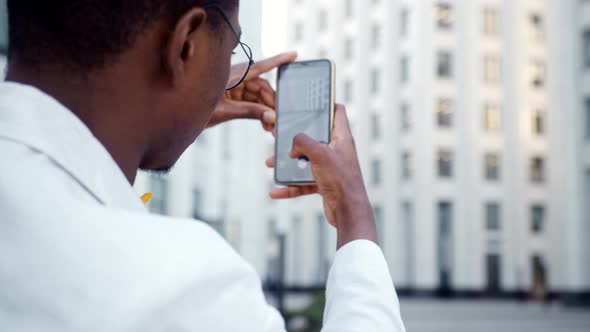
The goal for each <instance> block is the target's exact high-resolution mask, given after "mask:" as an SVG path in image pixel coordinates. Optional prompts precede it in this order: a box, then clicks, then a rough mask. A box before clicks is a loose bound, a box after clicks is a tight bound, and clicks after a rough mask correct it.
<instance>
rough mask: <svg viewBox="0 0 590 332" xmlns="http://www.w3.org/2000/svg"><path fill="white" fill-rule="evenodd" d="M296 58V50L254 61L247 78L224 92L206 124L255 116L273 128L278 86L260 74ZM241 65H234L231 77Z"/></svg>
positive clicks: (263, 125) (267, 128) (268, 128)
mask: <svg viewBox="0 0 590 332" xmlns="http://www.w3.org/2000/svg"><path fill="white" fill-rule="evenodd" d="M296 58H297V53H295V52H289V53H283V54H279V55H276V56H274V57H272V58H268V59H265V60H263V61H260V62H256V63H255V64H253V65H252V67H251V68H250V72H249V73H248V75H247V76H246V79H245V80H244V82H242V84H240V85H239V86H237V87H236V88H235V89H232V90H230V91H226V92H225V95H224V96H223V99H222V100H221V102H220V103H219V105H217V108H216V109H215V111H214V112H213V115H212V116H211V120H210V121H209V123H208V124H207V128H211V127H213V126H216V125H218V124H220V123H223V122H226V121H230V120H235V119H255V120H259V121H260V123H261V124H262V127H263V128H264V130H266V131H269V132H273V130H274V128H275V122H276V112H275V90H274V89H273V88H272V87H271V86H270V84H269V83H268V81H267V80H266V79H264V78H261V77H260V75H262V74H264V73H266V72H269V71H271V70H273V69H275V68H278V67H279V66H281V65H283V64H286V63H291V62H293V61H295V59H296ZM242 65H243V64H242ZM239 66H240V65H239V64H238V65H234V66H232V70H231V73H230V77H231V75H236V74H238V72H240V68H239Z"/></svg>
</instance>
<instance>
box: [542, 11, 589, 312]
mask: <svg viewBox="0 0 590 332" xmlns="http://www.w3.org/2000/svg"><path fill="white" fill-rule="evenodd" d="M548 3H551V6H552V7H551V14H550V16H549V24H550V27H549V38H550V43H551V45H552V47H551V49H550V59H551V61H552V62H551V63H550V66H549V68H548V69H549V72H548V73H549V76H550V77H554V78H555V80H554V81H553V82H551V89H550V91H551V98H550V100H551V104H550V108H551V109H553V110H555V112H553V113H552V114H553V118H552V119H550V123H555V126H556V128H555V129H554V130H556V131H559V132H560V135H559V140H558V141H556V142H555V143H554V144H553V145H554V147H553V153H555V154H556V155H557V156H559V159H560V160H559V162H560V167H561V169H560V171H561V172H560V173H559V176H560V178H559V183H558V184H559V186H558V188H557V189H558V192H557V193H556V195H554V196H553V199H555V201H556V202H558V204H559V205H558V207H557V208H558V209H559V211H560V213H561V214H560V215H559V218H560V219H559V224H560V230H561V232H562V234H561V242H560V243H559V246H560V249H561V253H562V254H561V255H560V256H559V260H560V263H561V265H560V270H559V271H556V273H559V274H560V277H559V279H558V282H559V289H562V290H563V292H564V293H565V295H566V296H567V298H568V299H571V300H573V301H576V300H580V299H583V298H585V299H586V300H587V299H588V298H589V297H590V250H589V248H590V247H589V246H588V241H589V240H590V1H587V0H565V1H549V2H548Z"/></svg>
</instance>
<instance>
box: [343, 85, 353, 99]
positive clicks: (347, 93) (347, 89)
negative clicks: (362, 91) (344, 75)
mask: <svg viewBox="0 0 590 332" xmlns="http://www.w3.org/2000/svg"><path fill="white" fill-rule="evenodd" d="M352 90H353V87H352V81H350V80H346V81H344V100H345V101H346V102H347V103H352V99H353V98H352V97H353V96H352V94H353V91H352Z"/></svg>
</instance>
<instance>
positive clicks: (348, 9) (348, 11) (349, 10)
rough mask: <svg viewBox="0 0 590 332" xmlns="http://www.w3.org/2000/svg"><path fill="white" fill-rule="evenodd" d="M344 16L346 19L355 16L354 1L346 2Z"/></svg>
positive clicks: (348, 0)
mask: <svg viewBox="0 0 590 332" xmlns="http://www.w3.org/2000/svg"><path fill="white" fill-rule="evenodd" d="M344 1H345V3H344V15H345V16H346V18H352V16H353V15H354V0H344Z"/></svg>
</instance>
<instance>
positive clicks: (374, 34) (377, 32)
mask: <svg viewBox="0 0 590 332" xmlns="http://www.w3.org/2000/svg"><path fill="white" fill-rule="evenodd" d="M380 46H381V27H380V26H379V25H378V24H373V27H372V28H371V48H372V49H378V48H379V47H380Z"/></svg>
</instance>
